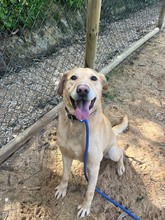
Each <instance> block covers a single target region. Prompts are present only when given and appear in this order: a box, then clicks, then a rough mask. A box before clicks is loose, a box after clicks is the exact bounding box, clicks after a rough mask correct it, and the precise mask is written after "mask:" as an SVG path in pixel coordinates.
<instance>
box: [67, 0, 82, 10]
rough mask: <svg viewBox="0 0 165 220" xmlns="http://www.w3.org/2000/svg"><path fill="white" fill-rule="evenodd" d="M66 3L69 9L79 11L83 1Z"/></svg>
mask: <svg viewBox="0 0 165 220" xmlns="http://www.w3.org/2000/svg"><path fill="white" fill-rule="evenodd" d="M66 3H67V4H68V6H70V7H73V8H78V9H80V8H82V6H83V3H84V0H66Z"/></svg>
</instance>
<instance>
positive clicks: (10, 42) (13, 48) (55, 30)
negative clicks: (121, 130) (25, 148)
mask: <svg viewBox="0 0 165 220" xmlns="http://www.w3.org/2000/svg"><path fill="white" fill-rule="evenodd" d="M161 2H162V1H156V0H145V1H144V0H125V1H121V0H118V1H114V2H113V3H112V2H111V1H108V0H103V1H102V11H101V21H100V32H99V39H98V50H97V59H96V68H97V69H99V70H101V68H102V67H104V66H105V65H106V64H108V63H109V62H110V61H112V60H113V59H115V57H116V56H117V55H119V54H120V53H121V52H123V51H124V50H125V49H126V48H128V47H129V46H130V45H131V44H132V43H133V42H135V41H137V40H138V39H140V38H141V37H142V36H144V35H145V34H146V33H148V32H149V31H150V30H152V29H153V28H154V27H156V24H157V20H158V17H159V12H160V7H161ZM86 9H87V3H86V1H83V0H81V1H78V0H73V1H71V0H68V1H67V0H66V1H64V0H61V1H60V0H56V1H53V0H47V1H44V0H37V1H34V0H26V1H5V0H2V1H0V25H1V26H0V127H1V129H0V137H1V138H0V147H1V146H3V145H5V144H6V143H8V142H9V141H10V140H11V139H12V138H13V137H15V136H16V135H18V134H19V133H20V132H22V131H23V130H25V129H26V128H27V127H29V126H30V125H31V124H33V123H34V122H35V121H37V120H38V119H39V118H40V117H41V116H42V115H44V114H45V113H46V112H48V111H49V110H50V109H52V108H53V107H54V106H56V105H57V104H58V103H59V101H60V98H59V97H58V96H57V95H56V88H57V84H58V82H59V76H60V73H62V72H64V71H66V70H68V69H71V68H72V67H75V66H83V65H84V56H85V23H86Z"/></svg>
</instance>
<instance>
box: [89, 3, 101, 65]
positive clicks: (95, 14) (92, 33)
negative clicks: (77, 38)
mask: <svg viewBox="0 0 165 220" xmlns="http://www.w3.org/2000/svg"><path fill="white" fill-rule="evenodd" d="M101 2H102V0H88V6H87V7H88V9H87V24H86V49H85V67H89V68H92V69H94V68H95V59H96V50H97V38H98V32H99V21H100V12H101Z"/></svg>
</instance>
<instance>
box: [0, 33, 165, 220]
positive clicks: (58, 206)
mask: <svg viewBox="0 0 165 220" xmlns="http://www.w3.org/2000/svg"><path fill="white" fill-rule="evenodd" d="M164 39H165V33H164V32H162V33H161V34H159V35H157V36H156V37H155V38H154V39H152V40H151V41H150V42H148V43H147V44H146V45H145V46H144V47H143V48H142V49H140V51H139V53H137V52H136V54H134V55H133V56H132V57H131V58H129V59H128V60H127V61H126V62H125V63H124V64H123V65H122V66H121V67H120V68H117V69H116V70H115V71H113V73H111V75H109V76H108V78H109V84H110V88H111V92H112V93H113V95H112V96H111V99H113V101H110V99H109V98H108V96H106V97H107V98H105V100H104V102H105V103H104V106H105V113H106V114H107V116H108V117H109V118H110V120H111V121H112V123H113V124H114V123H118V122H119V121H120V120H121V118H122V117H123V115H124V114H125V113H127V114H128V116H129V129H128V131H127V132H126V133H123V134H122V135H120V136H119V137H118V142H119V144H120V145H121V147H122V148H123V149H124V151H125V165H126V173H125V175H124V176H123V177H119V176H117V175H116V167H115V163H114V162H112V161H109V160H103V161H102V163H101V169H100V175H99V179H98V184H97V185H98V187H99V188H100V189H101V190H102V191H103V192H105V193H106V194H107V195H108V196H110V197H111V198H113V199H114V200H115V201H117V202H118V203H120V204H122V205H123V206H125V207H126V208H128V209H129V210H130V211H132V212H133V213H134V214H136V215H137V216H138V217H139V218H140V219H142V220H164V219H165V210H164V206H165V202H164V196H165V193H164V192H165V188H164V186H165V181H164V180H165V179H164V178H165V172H164V171H165V164H164V147H165V139H164V130H165V123H164V122H165V86H164V85H165V74H164V73H165V62H164V58H165V44H164ZM56 127H57V121H56V120H55V121H53V122H52V123H50V124H49V125H48V126H46V127H45V128H43V129H42V130H41V131H40V133H38V134H37V135H36V136H35V137H33V139H31V140H30V141H29V142H28V143H27V144H26V145H25V146H24V147H23V148H22V149H20V150H19V151H18V152H16V153H15V154H14V155H13V156H12V157H11V158H10V159H9V160H8V161H7V162H6V163H4V164H3V165H2V166H0V208H1V209H0V219H3V220H16V219H17V220H30V219H31V220H35V219H36V220H37V219H43V220H56V219H58V220H64V219H69V220H70V219H71V220H72V219H78V218H77V217H76V211H77V210H76V206H77V205H78V204H79V203H81V201H82V198H83V195H84V193H85V190H86V181H85V179H84V177H83V169H82V168H83V165H82V164H81V163H79V162H76V161H75V162H74V164H73V167H72V173H71V175H70V181H69V187H68V193H67V196H66V198H64V199H62V200H59V201H57V200H56V199H55V197H54V192H55V186H57V184H58V183H59V182H60V178H61V175H62V162H61V155H60V152H59V150H58V148H57V146H56ZM120 214H121V210H120V209H119V208H116V207H115V206H113V205H112V204H111V203H109V202H108V201H106V200H105V199H103V198H101V197H100V196H99V195H97V194H95V197H94V200H93V203H92V208H91V214H90V216H89V217H87V218H86V219H89V220H96V219H97V220H108V219H110V220H117V218H118V217H119V215H120ZM124 219H131V218H130V217H128V216H127V217H125V218H124Z"/></svg>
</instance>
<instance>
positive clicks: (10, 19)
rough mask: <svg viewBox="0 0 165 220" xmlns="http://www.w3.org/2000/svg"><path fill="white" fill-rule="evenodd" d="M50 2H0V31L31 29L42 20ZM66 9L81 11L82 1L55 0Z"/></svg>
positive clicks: (33, 0) (35, 0)
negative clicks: (24, 27)
mask: <svg viewBox="0 0 165 220" xmlns="http://www.w3.org/2000/svg"><path fill="white" fill-rule="evenodd" d="M50 2H51V0H0V31H1V30H3V29H7V30H10V31H11V30H15V29H16V28H19V27H23V26H26V27H32V26H33V25H34V24H36V21H39V20H41V19H43V17H44V15H45V14H44V13H45V12H46V10H47V6H48V5H49V4H50ZM55 3H57V4H58V3H59V4H62V5H63V6H66V7H67V8H71V9H81V8H82V6H83V3H84V0H55V1H54V4H55Z"/></svg>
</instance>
